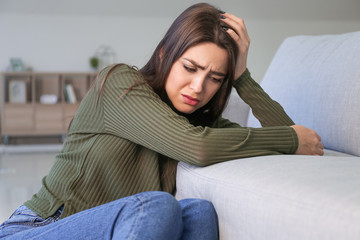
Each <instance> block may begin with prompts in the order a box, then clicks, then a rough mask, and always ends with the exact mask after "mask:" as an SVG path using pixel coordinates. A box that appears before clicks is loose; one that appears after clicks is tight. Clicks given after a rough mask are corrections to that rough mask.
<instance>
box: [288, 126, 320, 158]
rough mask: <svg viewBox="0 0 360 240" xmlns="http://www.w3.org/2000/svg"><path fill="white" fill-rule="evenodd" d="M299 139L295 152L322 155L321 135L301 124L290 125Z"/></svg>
mask: <svg viewBox="0 0 360 240" xmlns="http://www.w3.org/2000/svg"><path fill="white" fill-rule="evenodd" d="M291 127H292V128H293V129H294V130H295V132H296V134H297V136H298V140H299V146H298V149H297V151H296V154H300V155H319V156H322V155H324V145H323V144H322V143H321V137H320V136H319V135H318V134H317V133H316V132H315V131H314V130H312V129H309V128H306V127H304V126H301V125H293V126H291Z"/></svg>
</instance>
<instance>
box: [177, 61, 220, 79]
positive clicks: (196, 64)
mask: <svg viewBox="0 0 360 240" xmlns="http://www.w3.org/2000/svg"><path fill="white" fill-rule="evenodd" d="M184 59H185V60H186V61H189V62H191V63H192V64H193V65H194V66H195V67H197V68H200V69H201V70H205V67H204V66H201V65H200V64H198V63H197V62H195V61H194V60H191V59H188V58H184ZM210 73H211V74H215V75H217V76H220V77H225V76H226V74H225V73H222V72H217V71H210Z"/></svg>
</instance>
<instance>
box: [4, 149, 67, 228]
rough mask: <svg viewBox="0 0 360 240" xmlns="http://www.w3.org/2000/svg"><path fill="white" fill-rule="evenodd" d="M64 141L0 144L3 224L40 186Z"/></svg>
mask: <svg viewBox="0 0 360 240" xmlns="http://www.w3.org/2000/svg"><path fill="white" fill-rule="evenodd" d="M60 150H61V144H54V145H52V144H46V145H7V146H4V145H0V224H1V223H2V222H4V221H5V220H6V219H7V218H8V217H9V216H10V215H11V214H12V213H13V211H14V210H15V209H16V208H17V207H18V206H20V205H21V204H23V202H25V201H26V200H28V199H29V198H30V197H31V196H32V195H33V194H34V193H36V192H37V191H38V190H39V188H40V187H41V179H42V178H43V177H44V176H45V175H46V174H47V173H48V172H49V170H50V168H51V166H52V164H53V163H54V161H55V156H56V154H57V153H58V152H59V151H60Z"/></svg>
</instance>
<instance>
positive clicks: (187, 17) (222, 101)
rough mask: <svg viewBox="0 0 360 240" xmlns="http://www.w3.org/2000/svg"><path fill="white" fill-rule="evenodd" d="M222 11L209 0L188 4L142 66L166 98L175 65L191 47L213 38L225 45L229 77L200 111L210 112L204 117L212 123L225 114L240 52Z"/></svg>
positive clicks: (162, 96)
mask: <svg viewBox="0 0 360 240" xmlns="http://www.w3.org/2000/svg"><path fill="white" fill-rule="evenodd" d="M220 13H221V11H220V10H219V9H217V8H215V7H213V6H212V5H210V4H207V3H198V4H195V5H192V6H190V7H189V8H187V9H186V10H185V11H184V12H183V13H181V14H180V15H179V16H178V17H177V18H176V19H175V21H174V22H173V24H172V25H171V26H170V28H169V30H168V31H167V33H166V34H165V36H164V38H163V39H162V40H161V41H160V43H159V44H158V46H157V48H156V49H155V51H154V53H153V55H152V56H151V58H150V60H149V61H148V62H147V63H146V64H145V66H144V67H143V68H141V69H140V72H141V73H142V75H143V76H144V78H145V80H146V81H147V82H148V83H149V84H150V86H151V87H152V88H153V89H154V91H155V92H156V93H157V94H158V95H159V96H160V98H161V99H162V100H163V101H165V100H166V98H167V94H166V91H165V83H166V80H167V77H168V75H169V72H170V70H171V67H172V66H173V64H174V63H175V62H176V61H177V60H178V59H179V58H180V57H181V55H183V53H184V52H185V51H186V50H187V49H189V48H191V47H193V46H195V45H197V44H200V43H204V42H211V43H214V44H216V45H217V46H219V47H220V48H223V49H225V50H226V51H227V53H228V72H227V75H226V78H225V81H223V83H222V86H221V87H220V89H219V90H218V92H217V93H216V94H215V96H214V97H213V98H212V99H211V100H210V101H209V103H208V104H206V105H205V106H204V107H202V108H201V109H199V110H197V111H196V112H197V113H200V115H201V113H204V114H205V113H206V117H203V118H202V119H203V120H204V121H206V122H207V123H208V124H209V123H211V122H213V121H214V120H215V119H216V118H218V117H219V116H220V115H221V113H222V112H223V110H224V108H225V106H226V104H227V101H228V98H229V95H230V93H231V89H232V82H233V78H234V72H235V64H236V56H237V54H238V47H237V45H236V43H235V41H234V40H233V39H232V38H231V37H230V36H229V35H228V34H227V33H226V30H224V27H227V28H229V26H226V25H225V23H224V22H223V21H221V20H220ZM160 56H161V58H160ZM197 116H199V114H197ZM208 124H202V125H208Z"/></svg>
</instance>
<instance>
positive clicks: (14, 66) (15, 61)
mask: <svg viewBox="0 0 360 240" xmlns="http://www.w3.org/2000/svg"><path fill="white" fill-rule="evenodd" d="M10 64H11V70H12V71H13V72H23V71H25V70H26V69H25V65H24V62H23V61H22V60H21V58H10Z"/></svg>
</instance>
